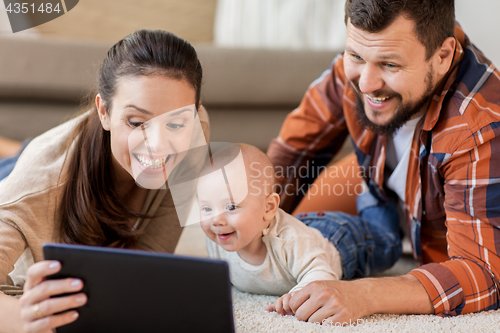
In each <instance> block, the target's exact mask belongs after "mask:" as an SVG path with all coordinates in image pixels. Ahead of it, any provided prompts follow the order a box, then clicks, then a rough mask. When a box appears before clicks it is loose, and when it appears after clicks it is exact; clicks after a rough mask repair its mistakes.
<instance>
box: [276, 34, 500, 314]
mask: <svg viewBox="0 0 500 333" xmlns="http://www.w3.org/2000/svg"><path fill="white" fill-rule="evenodd" d="M455 38H456V40H457V43H456V49H455V54H454V59H453V63H452V66H451V68H450V70H449V72H448V74H447V76H446V77H445V78H444V79H443V81H442V82H443V83H442V85H441V86H440V87H441V89H440V91H439V92H437V93H436V94H435V95H434V96H433V99H432V101H431V104H430V106H429V109H428V111H427V113H426V114H425V116H424V117H422V119H421V120H420V121H419V123H418V124H417V126H416V130H415V134H414V137H413V142H412V147H411V153H410V158H409V163H408V173H407V181H406V189H405V203H404V206H405V209H404V214H405V221H406V225H407V228H408V231H409V233H410V238H411V240H412V245H413V255H414V257H415V260H416V261H417V263H418V264H419V266H420V265H421V266H420V267H419V268H417V269H414V270H413V271H411V272H410V273H409V274H412V275H414V276H415V277H417V278H418V280H419V281H420V282H421V283H422V285H423V286H424V288H425V289H426V291H427V293H428V294H429V297H430V299H431V301H432V303H433V306H434V308H435V311H436V314H438V315H440V316H453V315H458V314H460V313H469V312H477V311H482V310H491V309H497V308H498V307H499V303H500V302H499V289H498V288H499V286H500V281H499V277H500V257H499V254H500V76H499V71H498V70H497V69H496V68H495V67H494V66H493V64H491V62H490V61H489V60H488V59H486V58H485V57H484V55H483V54H482V53H481V52H480V51H479V50H478V49H476V48H475V47H474V46H473V45H472V44H471V43H470V42H469V40H468V38H467V37H466V36H465V34H464V32H463V31H462V30H461V29H460V28H459V27H456V29H455ZM355 101H356V99H355V92H354V90H353V88H352V86H351V85H350V84H349V83H348V80H347V79H346V76H345V73H344V64H343V55H339V56H338V57H337V58H336V59H335V60H334V62H333V64H332V66H331V67H330V68H329V69H328V70H326V71H325V72H324V73H323V74H322V75H321V76H320V77H319V78H318V79H317V80H316V81H314V82H313V83H312V84H311V86H310V87H309V89H308V90H307V92H306V94H305V96H304V98H303V100H302V102H301V104H300V106H299V107H298V108H297V109H296V110H294V111H293V112H292V113H290V114H289V115H288V117H287V118H286V120H285V123H284V124H283V127H282V129H281V132H280V135H279V137H278V138H277V139H275V140H273V141H272V143H271V145H270V148H269V151H268V155H269V156H270V157H271V160H272V161H273V163H274V164H275V166H276V167H277V170H285V169H286V168H287V167H288V169H286V170H290V166H293V167H295V169H296V168H300V167H303V168H304V167H306V168H309V170H311V168H312V166H314V167H315V168H318V167H319V166H324V165H326V164H327V163H328V162H329V161H330V160H331V159H332V157H333V156H334V155H335V154H336V153H337V152H338V150H339V149H340V147H341V146H342V143H343V142H344V140H345V139H346V137H347V135H348V134H350V135H351V139H352V142H353V145H354V150H355V152H356V155H357V159H358V163H359V165H360V167H361V168H362V170H365V171H370V172H364V178H365V180H366V182H367V184H368V187H369V189H370V191H371V192H372V193H373V194H374V195H375V196H377V197H378V198H379V199H381V200H387V198H388V196H389V195H391V194H390V192H389V191H388V190H387V188H385V187H384V165H385V149H386V148H385V147H386V138H385V137H382V136H379V135H377V134H375V133H373V132H372V131H370V130H368V129H365V128H362V127H361V125H360V124H359V123H358V121H357V118H356V116H355V114H354V108H355ZM278 168H279V169H278ZM302 174H304V173H303V172H302ZM309 175H312V176H313V177H303V178H301V177H298V175H297V174H296V173H295V172H289V173H288V174H287V173H286V172H283V173H282V174H278V176H281V177H278V182H279V183H280V184H281V185H282V186H287V187H286V193H285V192H284V193H283V195H282V201H283V205H282V207H283V208H284V209H285V210H288V211H291V210H292V209H293V207H295V206H296V205H297V203H298V201H299V200H300V199H301V196H303V194H304V189H303V187H304V185H307V184H310V183H311V182H312V181H313V180H314V178H315V176H316V175H317V172H316V174H314V172H310V173H309ZM386 175H387V174H386ZM306 176H307V175H306ZM306 188H307V186H306ZM290 193H293V194H290ZM301 194H302V195H301Z"/></svg>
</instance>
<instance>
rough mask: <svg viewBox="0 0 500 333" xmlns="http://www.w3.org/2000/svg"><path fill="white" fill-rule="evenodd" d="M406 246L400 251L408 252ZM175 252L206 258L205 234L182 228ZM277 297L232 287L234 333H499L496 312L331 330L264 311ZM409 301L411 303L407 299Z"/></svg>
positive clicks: (377, 321)
mask: <svg viewBox="0 0 500 333" xmlns="http://www.w3.org/2000/svg"><path fill="white" fill-rule="evenodd" d="M408 246H409V245H408V244H407V243H406V244H404V246H403V248H404V249H403V252H405V253H408V252H409V248H408ZM175 252H176V253H178V254H184V255H193V256H201V257H206V256H207V253H206V250H205V235H204V234H203V231H202V230H201V228H200V227H199V224H198V225H191V226H188V227H185V228H184V231H183V233H182V236H181V239H180V241H179V244H178V246H177V248H176V251H175ZM414 267H415V265H414V263H413V260H412V259H411V256H408V255H404V256H403V257H402V258H401V259H400V260H399V261H398V262H397V264H396V265H395V266H394V267H393V268H391V269H390V270H388V271H386V272H384V273H383V274H380V275H399V274H404V273H406V272H408V271H410V270H411V269H412V268H414ZM276 298H277V297H274V296H265V295H254V294H247V293H243V292H240V291H238V290H236V289H234V288H233V308H234V320H235V326H236V332H238V333H250V332H252V333H253V332H269V333H270V332H287V333H288V332H301V333H302V332H304V333H313V332H342V333H348V332H374V333H375V332H398V333H399V332H402V333H404V332H426V333H430V332H464V333H469V332H500V310H496V311H488V312H482V313H475V314H467V315H461V316H457V317H453V318H440V317H437V316H434V315H432V316H427V315H425V316H424V315H411V316H400V315H373V316H370V317H367V318H363V322H362V323H361V324H359V325H357V326H348V327H335V326H327V325H319V324H312V323H305V322H300V321H298V320H297V319H296V318H295V317H293V316H280V315H278V314H277V313H270V312H267V311H265V310H264V307H265V306H266V305H268V304H271V303H274V301H275V300H276ZM409 301H411V300H409Z"/></svg>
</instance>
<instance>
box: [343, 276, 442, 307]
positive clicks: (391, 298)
mask: <svg viewBox="0 0 500 333" xmlns="http://www.w3.org/2000/svg"><path fill="white" fill-rule="evenodd" d="M353 283H362V284H364V286H365V287H366V290H367V292H368V293H367V297H368V299H369V302H368V312H370V314H374V313H392V314H433V313H434V307H433V306H432V302H431V300H430V299H429V295H428V294H427V291H426V290H425V288H424V287H423V286H422V284H421V283H420V281H419V280H418V279H417V278H416V277H415V276H413V275H402V276H395V277H383V278H366V279H360V280H356V281H353Z"/></svg>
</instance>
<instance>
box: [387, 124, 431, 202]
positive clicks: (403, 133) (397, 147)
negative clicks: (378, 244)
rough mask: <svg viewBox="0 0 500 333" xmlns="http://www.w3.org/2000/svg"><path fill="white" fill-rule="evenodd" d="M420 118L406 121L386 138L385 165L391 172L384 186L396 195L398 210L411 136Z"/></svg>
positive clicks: (402, 196)
mask: <svg viewBox="0 0 500 333" xmlns="http://www.w3.org/2000/svg"><path fill="white" fill-rule="evenodd" d="M421 118H422V116H420V117H418V118H415V119H411V120H409V121H407V122H406V124H404V125H403V126H402V127H401V128H400V129H399V130H398V131H397V132H396V133H395V134H394V135H393V136H390V137H388V138H387V146H386V155H385V165H386V167H389V168H390V169H391V170H393V171H392V173H391V175H390V177H389V178H388V179H387V180H386V186H387V187H388V188H390V189H391V190H392V191H394V192H395V193H396V194H397V195H398V197H399V200H398V203H399V206H400V208H404V202H405V189H406V174H407V172H408V161H409V159H410V150H411V143H412V140H413V134H414V133H415V127H416V126H417V123H418V122H419V120H420V119H421Z"/></svg>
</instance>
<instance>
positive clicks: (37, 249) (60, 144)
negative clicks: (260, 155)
mask: <svg viewBox="0 0 500 333" xmlns="http://www.w3.org/2000/svg"><path fill="white" fill-rule="evenodd" d="M86 116H87V113H86V114H84V115H81V116H79V117H77V118H75V119H72V120H70V121H68V122H66V123H64V124H62V125H60V126H58V127H56V128H53V129H52V130H50V131H48V132H46V133H44V134H42V135H41V136H39V137H37V138H35V139H34V140H33V141H32V142H30V144H29V145H28V146H27V147H26V149H25V150H24V152H23V153H22V155H21V156H20V158H19V160H18V162H17V164H16V167H15V168H14V170H13V172H12V173H11V175H9V177H7V178H6V179H5V181H4V183H3V184H2V187H1V188H0V284H6V283H7V284H14V283H13V281H12V279H11V278H10V277H9V276H8V274H9V273H10V272H11V271H12V270H13V269H14V264H15V263H16V261H17V260H18V259H19V258H20V256H21V254H23V252H24V251H25V249H29V250H31V253H32V255H33V259H34V261H35V262H37V261H40V260H43V253H42V244H43V243H46V242H55V241H56V239H57V232H58V230H59V224H60V222H61V221H60V217H59V216H58V204H59V201H60V199H61V197H62V191H63V188H64V186H63V185H64V183H65V181H66V179H65V178H64V176H60V175H61V171H62V170H63V167H65V165H64V161H65V158H66V155H67V152H68V153H71V151H72V150H73V149H74V146H73V145H71V147H70V148H69V151H68V150H67V149H66V147H67V144H66V142H67V139H68V138H69V137H70V135H71V133H72V130H73V128H75V126H76V125H77V124H78V123H80V122H81V121H82V120H83V119H84V117H86ZM200 118H201V119H202V127H203V129H204V130H207V129H208V117H207V115H206V111H204V110H202V111H201V112H200ZM62 174H63V175H64V173H62ZM142 211H143V212H145V213H147V214H148V215H154V216H156V217H154V218H152V219H143V220H141V219H139V220H138V221H137V223H136V227H137V228H138V229H141V230H144V233H143V234H142V235H141V236H140V237H139V238H138V247H139V248H140V249H143V250H150V251H157V252H174V249H175V246H176V244H177V242H178V240H179V237H180V234H181V231H182V228H181V226H180V224H179V221H178V218H177V214H176V210H175V207H174V203H173V200H172V196H171V195H170V191H169V190H150V191H149V194H148V196H147V199H146V202H145V205H144V207H143V210H142ZM23 257H24V256H23ZM16 266H17V265H16Z"/></svg>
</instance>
